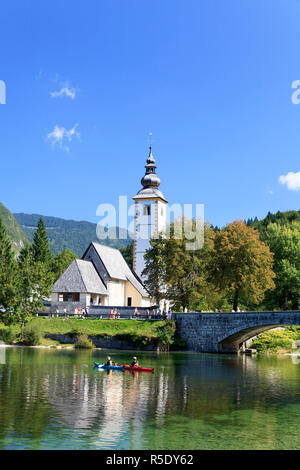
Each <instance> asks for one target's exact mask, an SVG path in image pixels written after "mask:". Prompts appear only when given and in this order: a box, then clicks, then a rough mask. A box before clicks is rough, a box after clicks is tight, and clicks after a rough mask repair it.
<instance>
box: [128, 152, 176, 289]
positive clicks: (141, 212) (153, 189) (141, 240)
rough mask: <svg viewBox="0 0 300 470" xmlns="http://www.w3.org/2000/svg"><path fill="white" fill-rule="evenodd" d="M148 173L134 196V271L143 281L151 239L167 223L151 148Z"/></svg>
mask: <svg viewBox="0 0 300 470" xmlns="http://www.w3.org/2000/svg"><path fill="white" fill-rule="evenodd" d="M145 168H146V172H145V175H144V177H143V178H142V179H141V183H142V186H143V188H142V189H141V190H140V191H139V192H138V193H137V195H136V196H134V198H133V199H134V201H135V229H134V243H133V270H134V271H135V272H136V274H137V275H138V276H139V278H140V279H141V280H142V281H145V277H144V276H142V272H143V270H144V268H145V260H144V255H145V252H146V250H148V249H149V248H150V239H151V238H152V237H153V235H154V233H155V232H159V231H162V230H164V229H165V227H166V221H167V203H168V201H167V200H166V199H165V197H164V195H163V193H162V192H161V191H160V190H159V189H158V187H159V185H160V179H159V177H158V176H157V174H156V165H155V160H154V158H153V155H152V147H150V152H149V156H148V159H147V164H146V166H145Z"/></svg>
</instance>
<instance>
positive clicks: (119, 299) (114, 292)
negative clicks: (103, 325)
mask: <svg viewBox="0 0 300 470" xmlns="http://www.w3.org/2000/svg"><path fill="white" fill-rule="evenodd" d="M108 295H109V300H108V304H109V305H111V306H116V307H124V306H125V281H121V280H120V281H119V280H117V279H116V280H110V281H109V283H108Z"/></svg>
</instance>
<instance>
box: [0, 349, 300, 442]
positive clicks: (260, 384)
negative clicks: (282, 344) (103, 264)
mask: <svg viewBox="0 0 300 470" xmlns="http://www.w3.org/2000/svg"><path fill="white" fill-rule="evenodd" d="M93 354H94V355H93V356H92V352H91V351H73V350H72V351H56V350H54V351H52V350H32V349H22V348H19V349H9V350H7V352H6V364H3V365H0V447H1V448H10V449H13V448H78V449H80V448H82V449H94V448H98V449H112V448H115V449H144V448H146V449H176V448H181V449H193V448H194V449H196V448H206V449H217V448H218V449H222V448H231V449H242V448H244V449H249V448H250V449H251V448H252V449H260V448H291V449H292V448H300V437H299V436H300V433H299V431H300V428H299V424H298V423H299V416H300V387H299V379H300V364H299V363H298V362H295V358H294V357H284V358H279V357H268V358H259V357H258V358H254V357H249V356H221V355H204V354H203V355H200V354H188V353H185V354H182V353H178V354H169V355H168V354H165V355H164V354H156V353H140V354H139V360H140V362H141V363H144V364H145V365H147V366H149V367H155V373H154V374H149V373H144V374H143V373H131V372H120V371H100V370H94V368H93V367H92V360H93V359H94V360H97V358H98V359H99V358H100V359H101V357H99V355H100V352H96V353H95V352H94V353H93ZM96 355H98V356H97V357H96ZM103 355H104V354H102V356H103ZM115 355H116V356H117V357H118V359H119V361H120V362H126V359H127V360H128V352H120V351H118V352H116V353H115ZM122 359H123V360H122Z"/></svg>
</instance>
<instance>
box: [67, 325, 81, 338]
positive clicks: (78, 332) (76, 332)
mask: <svg viewBox="0 0 300 470" xmlns="http://www.w3.org/2000/svg"><path fill="white" fill-rule="evenodd" d="M68 334H69V336H71V337H74V336H78V337H79V336H82V335H85V332H84V329H83V328H81V327H80V326H77V327H75V328H74V329H73V330H72V331H70V333H68Z"/></svg>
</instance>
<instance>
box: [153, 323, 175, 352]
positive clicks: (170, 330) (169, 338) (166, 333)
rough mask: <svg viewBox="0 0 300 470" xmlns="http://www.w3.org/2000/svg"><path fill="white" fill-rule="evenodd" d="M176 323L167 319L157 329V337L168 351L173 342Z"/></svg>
mask: <svg viewBox="0 0 300 470" xmlns="http://www.w3.org/2000/svg"><path fill="white" fill-rule="evenodd" d="M175 331H176V324H175V322H174V321H171V320H168V321H166V323H165V324H164V325H163V326H160V327H159V328H158V329H157V338H158V341H159V342H160V344H161V345H162V346H163V348H164V349H165V350H166V351H169V349H170V345H171V344H173V343H174V335H175Z"/></svg>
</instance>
